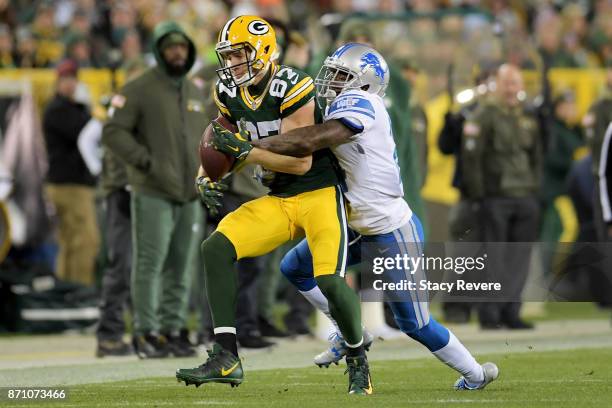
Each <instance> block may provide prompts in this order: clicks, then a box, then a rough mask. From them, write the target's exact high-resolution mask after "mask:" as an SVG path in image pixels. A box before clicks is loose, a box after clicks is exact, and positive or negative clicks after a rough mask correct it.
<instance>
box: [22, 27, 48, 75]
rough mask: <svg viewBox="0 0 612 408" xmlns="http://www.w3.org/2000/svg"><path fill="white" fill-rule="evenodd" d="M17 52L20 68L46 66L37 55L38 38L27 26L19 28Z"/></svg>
mask: <svg viewBox="0 0 612 408" xmlns="http://www.w3.org/2000/svg"><path fill="white" fill-rule="evenodd" d="M16 37H17V52H16V56H15V61H16V63H17V66H19V67H20V68H44V67H46V65H44V64H42V65H40V64H39V61H38V59H37V56H36V40H35V39H34V36H33V35H32V32H31V31H30V30H29V29H28V28H27V27H19V28H18V29H17V35H16Z"/></svg>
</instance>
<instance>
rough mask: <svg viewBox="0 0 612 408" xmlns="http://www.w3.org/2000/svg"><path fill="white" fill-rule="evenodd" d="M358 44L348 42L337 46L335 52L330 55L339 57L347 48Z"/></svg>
mask: <svg viewBox="0 0 612 408" xmlns="http://www.w3.org/2000/svg"><path fill="white" fill-rule="evenodd" d="M356 45H359V44H357V43H348V44H344V45H343V46H342V47H340V48H338V49H337V50H336V52H334V54H333V55H332V57H335V58H339V57H341V56H342V54H344V53H345V52H346V51H347V50H348V49H350V48H353V47H354V46H356Z"/></svg>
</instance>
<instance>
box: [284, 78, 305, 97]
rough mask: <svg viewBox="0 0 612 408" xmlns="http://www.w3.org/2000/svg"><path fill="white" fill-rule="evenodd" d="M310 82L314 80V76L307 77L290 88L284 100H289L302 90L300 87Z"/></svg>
mask: <svg viewBox="0 0 612 408" xmlns="http://www.w3.org/2000/svg"><path fill="white" fill-rule="evenodd" d="M309 82H312V78H310V77H306V78H304V79H302V80H301V81H300V82H298V83H297V84H296V85H295V86H294V87H293V88H291V89H290V90H289V92H288V93H287V95H285V97H284V98H283V102H287V101H288V100H289V99H291V98H292V97H293V96H294V95H295V94H296V93H298V92H300V89H302V88H303V87H304V86H306V84H307V83H309Z"/></svg>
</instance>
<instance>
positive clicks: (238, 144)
mask: <svg viewBox="0 0 612 408" xmlns="http://www.w3.org/2000/svg"><path fill="white" fill-rule="evenodd" d="M239 129H240V131H239V132H238V133H233V132H231V131H229V130H227V129H226V128H224V127H223V126H221V125H220V124H219V123H217V122H213V138H212V145H213V147H214V148H215V149H216V150H219V151H220V152H223V153H225V154H228V155H230V156H233V157H234V158H235V159H236V160H238V161H243V160H244V159H246V158H247V156H248V155H249V153H251V150H253V145H252V144H251V143H249V138H250V136H251V134H250V133H249V131H248V130H246V122H245V120H244V118H242V119H240V126H239Z"/></svg>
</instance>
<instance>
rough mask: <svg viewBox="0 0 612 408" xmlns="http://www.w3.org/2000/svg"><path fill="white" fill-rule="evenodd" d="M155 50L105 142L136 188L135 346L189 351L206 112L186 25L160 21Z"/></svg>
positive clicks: (121, 96)
mask: <svg viewBox="0 0 612 408" xmlns="http://www.w3.org/2000/svg"><path fill="white" fill-rule="evenodd" d="M152 49H153V52H154V55H155V59H156V60H157V66H155V67H153V68H150V69H148V70H147V71H145V72H144V73H143V74H142V75H141V76H139V77H138V78H136V79H134V80H133V81H130V82H128V83H127V84H126V85H125V86H124V87H123V89H122V90H121V91H120V92H119V93H118V94H117V95H115V96H114V97H113V99H112V101H111V109H110V112H109V114H110V115H111V118H110V119H109V120H108V122H107V123H106V125H105V127H104V131H103V135H102V143H103V144H104V145H105V147H106V148H108V149H109V150H110V151H112V152H113V154H115V155H116V156H117V157H118V158H119V159H120V160H122V161H123V162H125V163H126V165H127V170H128V183H129V186H130V188H131V194H132V197H131V198H132V199H131V218H132V236H133V244H132V248H133V261H132V277H131V280H132V282H131V288H132V289H131V291H132V304H133V313H134V341H133V342H134V348H135V351H136V353H137V354H138V356H139V357H140V358H153V357H167V356H168V355H170V354H172V355H174V356H190V355H195V350H194V349H193V347H192V346H191V344H190V343H189V339H188V332H187V330H186V325H187V321H186V317H187V306H188V305H187V303H188V298H189V294H188V292H189V286H190V282H189V273H188V272H189V265H190V264H192V263H193V262H194V257H195V256H196V254H197V245H198V239H199V236H200V233H199V232H198V230H199V229H200V228H201V223H202V209H201V206H200V203H199V202H198V196H197V192H196V190H195V189H194V187H193V180H194V179H195V177H196V175H197V172H198V167H199V164H200V163H199V159H198V154H197V149H198V144H199V141H200V137H201V135H202V133H203V131H204V128H205V126H206V124H207V122H208V120H207V118H208V116H207V115H206V114H205V110H204V106H205V101H204V96H203V95H202V92H201V91H200V89H198V88H197V87H196V86H195V84H193V83H192V82H191V81H190V80H189V79H187V78H186V74H187V73H188V72H189V70H190V69H191V67H192V66H193V63H194V61H195V58H196V51H195V47H194V44H193V42H192V41H191V39H190V38H189V37H188V36H187V35H186V34H185V32H184V31H183V30H182V29H181V27H180V26H179V25H178V24H176V23H174V22H170V21H168V22H162V23H160V24H158V25H157V26H156V27H155V30H154V32H153V45H152ZM160 292H161V293H160ZM160 333H161V335H160Z"/></svg>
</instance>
